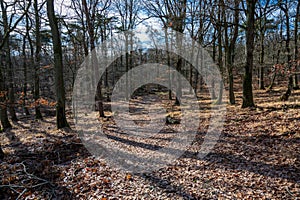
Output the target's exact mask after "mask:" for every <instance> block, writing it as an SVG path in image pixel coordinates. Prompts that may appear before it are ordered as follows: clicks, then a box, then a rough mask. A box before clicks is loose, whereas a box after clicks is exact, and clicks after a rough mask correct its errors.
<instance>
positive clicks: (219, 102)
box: [215, 1, 224, 105]
mask: <svg viewBox="0 0 300 200" xmlns="http://www.w3.org/2000/svg"><path fill="white" fill-rule="evenodd" d="M221 2H222V5H223V4H224V2H223V1H221ZM222 7H224V5H223V6H222ZM221 13H222V9H221V5H220V6H219V10H218V22H217V27H216V28H217V31H218V65H219V70H220V72H221V76H222V77H223V75H224V74H223V60H222V57H223V52H222V28H221V20H222V19H221ZM223 84H224V83H223V79H222V80H221V81H220V88H219V96H218V99H217V101H216V102H215V103H216V104H217V105H219V104H221V103H222V99H223V89H224V88H223Z"/></svg>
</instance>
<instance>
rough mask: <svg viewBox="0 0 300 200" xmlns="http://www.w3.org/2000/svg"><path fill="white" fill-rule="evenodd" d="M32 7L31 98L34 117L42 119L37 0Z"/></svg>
mask: <svg viewBox="0 0 300 200" xmlns="http://www.w3.org/2000/svg"><path fill="white" fill-rule="evenodd" d="M33 7H34V16H35V59H34V91H33V98H34V101H35V104H34V105H35V106H34V109H35V118H36V119H43V116H42V113H41V110H40V102H39V99H40V77H39V68H40V62H41V56H40V52H41V48H42V45H41V34H40V28H41V24H40V15H39V8H38V0H34V3H33Z"/></svg>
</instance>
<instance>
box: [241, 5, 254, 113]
mask: <svg viewBox="0 0 300 200" xmlns="http://www.w3.org/2000/svg"><path fill="white" fill-rule="evenodd" d="M256 2H257V0H247V1H246V3H247V21H246V26H247V27H246V65H245V74H244V80H243V104H242V108H247V107H254V106H255V104H254V100H253V89H252V70H253V51H254V28H255V26H254V24H255V18H254V15H255V4H256Z"/></svg>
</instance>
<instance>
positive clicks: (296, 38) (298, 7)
mask: <svg viewBox="0 0 300 200" xmlns="http://www.w3.org/2000/svg"><path fill="white" fill-rule="evenodd" d="M299 15H300V2H299V1H298V5H297V12H296V18H295V30H294V37H295V39H294V46H295V49H294V56H295V62H297V60H298V59H299V55H298V54H299V51H298V22H299ZM297 68H298V65H297V64H296V71H297ZM294 89H295V90H297V89H299V85H298V75H297V74H296V75H295V77H294Z"/></svg>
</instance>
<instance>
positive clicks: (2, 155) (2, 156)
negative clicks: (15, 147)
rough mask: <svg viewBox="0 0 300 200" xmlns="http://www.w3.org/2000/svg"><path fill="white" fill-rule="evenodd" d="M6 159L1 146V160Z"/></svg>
mask: <svg viewBox="0 0 300 200" xmlns="http://www.w3.org/2000/svg"><path fill="white" fill-rule="evenodd" d="M3 158H4V152H3V150H2V147H1V146H0V159H3Z"/></svg>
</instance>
